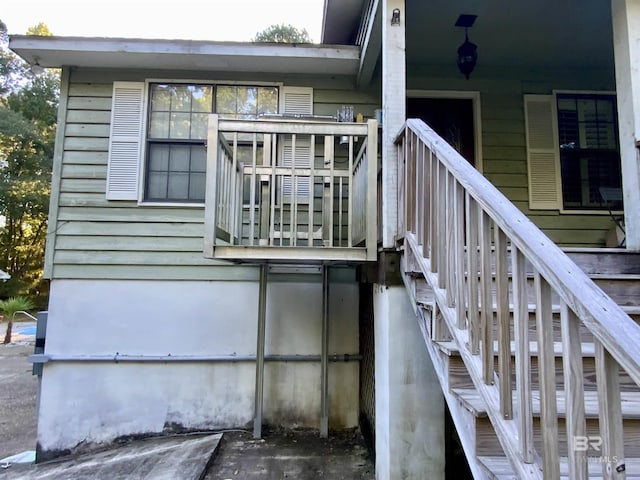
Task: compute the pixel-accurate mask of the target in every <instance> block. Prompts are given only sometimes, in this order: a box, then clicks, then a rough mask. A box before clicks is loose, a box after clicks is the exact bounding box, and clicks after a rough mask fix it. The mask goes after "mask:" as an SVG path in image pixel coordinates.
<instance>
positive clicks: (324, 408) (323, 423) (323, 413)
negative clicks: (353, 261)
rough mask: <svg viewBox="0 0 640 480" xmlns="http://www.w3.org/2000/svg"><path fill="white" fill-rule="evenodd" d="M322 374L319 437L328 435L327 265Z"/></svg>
mask: <svg viewBox="0 0 640 480" xmlns="http://www.w3.org/2000/svg"><path fill="white" fill-rule="evenodd" d="M320 371H321V376H322V384H321V388H320V389H321V394H322V398H321V400H320V437H321V438H327V437H328V436H329V267H328V266H327V265H323V267H322V352H321V353H320Z"/></svg>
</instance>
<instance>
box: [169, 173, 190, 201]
mask: <svg viewBox="0 0 640 480" xmlns="http://www.w3.org/2000/svg"><path fill="white" fill-rule="evenodd" d="M168 197H169V200H189V174H188V173H172V174H171V177H170V178H169V195H168Z"/></svg>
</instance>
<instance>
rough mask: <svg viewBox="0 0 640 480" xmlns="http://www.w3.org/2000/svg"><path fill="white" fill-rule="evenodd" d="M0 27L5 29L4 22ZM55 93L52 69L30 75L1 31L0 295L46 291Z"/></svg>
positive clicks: (39, 29)
mask: <svg viewBox="0 0 640 480" xmlns="http://www.w3.org/2000/svg"><path fill="white" fill-rule="evenodd" d="M0 23H1V22H0ZM0 28H2V30H3V31H4V32H5V33H6V27H4V24H2V25H0ZM29 32H30V33H37V34H39V35H45V34H49V35H50V32H49V29H48V28H47V27H46V25H44V24H39V25H37V26H35V27H32V28H31V29H29ZM58 96H59V74H58V72H57V71H45V72H44V73H42V74H39V75H35V74H34V73H33V72H31V71H30V69H29V68H28V65H26V64H25V63H24V62H22V61H21V60H20V59H19V58H18V57H16V56H15V55H13V54H12V53H11V52H10V51H9V49H8V47H7V39H6V35H3V36H2V43H1V44H0V269H2V270H4V271H6V272H7V273H9V274H10V275H11V279H10V280H9V281H7V282H5V283H2V284H0V298H7V297H10V296H15V295H30V296H32V297H33V298H37V299H40V301H43V300H44V297H46V295H47V293H48V292H47V290H48V289H47V284H46V283H45V282H44V281H43V279H42V265H43V258H44V246H45V239H46V231H47V214H48V206H49V193H50V181H51V164H52V159H53V149H54V141H55V124H56V117H57V105H58ZM2 221H4V225H3V224H2ZM39 303H40V302H39Z"/></svg>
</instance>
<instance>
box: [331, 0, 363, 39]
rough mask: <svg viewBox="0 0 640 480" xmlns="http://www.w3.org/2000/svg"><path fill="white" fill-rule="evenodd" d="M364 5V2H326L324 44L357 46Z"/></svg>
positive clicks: (332, 0) (344, 0)
mask: <svg viewBox="0 0 640 480" xmlns="http://www.w3.org/2000/svg"><path fill="white" fill-rule="evenodd" d="M364 3H365V2H364V0H324V12H323V19H322V43H327V44H336V45H353V44H355V41H356V37H357V35H358V28H359V27H360V22H361V21H362V15H363V9H364Z"/></svg>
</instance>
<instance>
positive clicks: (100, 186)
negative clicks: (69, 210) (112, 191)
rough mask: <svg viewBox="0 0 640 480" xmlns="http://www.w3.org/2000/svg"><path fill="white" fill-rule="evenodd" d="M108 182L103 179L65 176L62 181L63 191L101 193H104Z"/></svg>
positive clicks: (61, 188)
mask: <svg viewBox="0 0 640 480" xmlns="http://www.w3.org/2000/svg"><path fill="white" fill-rule="evenodd" d="M105 190H106V183H105V181H104V180H102V179H84V178H81V179H76V178H63V179H62V180H61V182H60V192H62V193H100V194H102V195H104V193H105Z"/></svg>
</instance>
